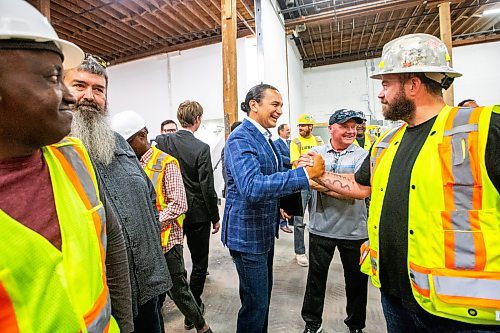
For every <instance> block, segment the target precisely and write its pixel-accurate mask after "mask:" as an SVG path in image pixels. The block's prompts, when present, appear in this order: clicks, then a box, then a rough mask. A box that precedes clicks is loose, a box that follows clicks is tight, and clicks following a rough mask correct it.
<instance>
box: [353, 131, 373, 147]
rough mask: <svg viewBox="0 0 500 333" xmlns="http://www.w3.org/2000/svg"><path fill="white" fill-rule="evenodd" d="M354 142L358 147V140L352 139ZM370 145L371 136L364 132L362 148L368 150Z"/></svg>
mask: <svg viewBox="0 0 500 333" xmlns="http://www.w3.org/2000/svg"><path fill="white" fill-rule="evenodd" d="M354 144H355V145H356V146H358V147H359V143H358V140H356V139H354ZM371 146H372V138H371V136H370V134H368V133H367V132H365V144H364V146H363V147H362V148H363V149H364V150H366V151H370V147H371Z"/></svg>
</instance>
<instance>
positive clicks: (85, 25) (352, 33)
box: [0, 0, 500, 67]
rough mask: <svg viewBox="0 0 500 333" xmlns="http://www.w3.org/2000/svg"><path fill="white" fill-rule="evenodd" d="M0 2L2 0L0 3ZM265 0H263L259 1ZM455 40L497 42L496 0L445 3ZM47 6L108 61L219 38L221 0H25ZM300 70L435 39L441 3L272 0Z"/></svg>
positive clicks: (247, 22)
mask: <svg viewBox="0 0 500 333" xmlns="http://www.w3.org/2000/svg"><path fill="white" fill-rule="evenodd" d="M0 1H1V0H0ZM262 1H264V0H262ZM449 1H450V2H451V22H452V39H453V45H454V46H457V45H464V44H470V43H478V42H487V41H498V40H500V26H499V23H500V15H498V14H497V15H492V16H486V15H484V16H483V15H482V13H483V11H484V10H486V9H492V8H499V7H500V0H462V1H459V0H449ZM28 2H30V3H31V4H32V5H34V6H35V7H38V8H40V7H39V5H40V4H42V3H44V4H45V5H47V3H48V5H49V7H50V16H51V22H52V24H53V25H54V27H55V29H56V31H57V33H58V34H59V36H60V37H62V38H65V39H68V40H70V41H72V42H74V43H76V44H78V45H79V46H80V47H82V48H83V49H84V50H85V51H86V52H90V53H93V54H96V55H99V56H100V57H102V58H104V59H105V60H106V61H108V62H110V63H111V64H117V63H122V62H126V61H130V60H135V59H140V58H144V57H147V56H151V55H155V54H160V53H166V52H172V51H177V50H185V49H189V48H194V47H198V46H203V45H208V44H213V43H217V42H220V41H221V1H220V0H72V1H68V0H28ZM277 2H278V7H279V8H278V10H280V13H281V14H282V15H283V17H284V21H285V22H284V23H285V28H286V32H287V35H289V38H292V39H293V40H294V41H295V43H296V44H297V47H298V49H299V51H300V54H301V57H302V60H303V63H304V67H314V66H321V65H327V64H333V63H340V62H347V61H353V60H360V59H367V58H373V57H377V56H380V54H381V51H382V47H383V45H384V44H385V43H387V42H388V41H390V40H392V39H394V38H396V37H399V36H401V35H404V34H410V33H416V32H420V33H429V34H433V35H435V36H438V37H439V14H438V11H439V10H438V6H437V5H438V4H439V3H440V2H442V1H438V0H427V1H422V0H420V1H414V0H277ZM236 4H237V17H238V27H237V29H238V37H242V36H248V35H253V34H255V14H254V10H255V9H254V8H255V7H254V3H253V0H236Z"/></svg>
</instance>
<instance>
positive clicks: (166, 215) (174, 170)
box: [140, 148, 187, 253]
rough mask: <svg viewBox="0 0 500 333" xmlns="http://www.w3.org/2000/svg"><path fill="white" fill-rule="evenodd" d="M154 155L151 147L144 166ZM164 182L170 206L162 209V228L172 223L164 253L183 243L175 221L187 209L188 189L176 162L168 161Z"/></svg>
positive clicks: (146, 154) (180, 231) (165, 195)
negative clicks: (185, 187)
mask: <svg viewBox="0 0 500 333" xmlns="http://www.w3.org/2000/svg"><path fill="white" fill-rule="evenodd" d="M152 156H153V149H152V148H149V150H148V151H147V152H146V153H145V154H144V155H142V157H141V160H140V163H141V166H142V167H143V168H145V167H146V165H147V164H148V162H149V160H150V159H151V157H152ZM163 184H164V186H163V189H164V190H163V195H164V197H165V200H166V202H167V204H168V206H167V208H165V209H163V210H162V211H160V214H159V215H160V223H161V227H162V229H163V228H165V227H166V226H168V225H169V224H171V225H172V229H170V236H169V238H168V244H167V247H163V253H167V252H168V251H170V249H171V248H172V247H173V246H174V245H177V244H179V245H182V244H183V234H182V228H180V227H179V226H178V225H177V223H173V222H174V221H175V219H176V218H177V217H178V216H179V215H181V214H182V213H185V212H186V211H187V199H186V190H185V189H184V183H183V182H182V175H181V170H180V169H179V168H178V167H177V165H175V163H168V164H167V165H166V166H165V174H164V177H163Z"/></svg>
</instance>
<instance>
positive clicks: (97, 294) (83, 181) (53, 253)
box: [0, 138, 119, 333]
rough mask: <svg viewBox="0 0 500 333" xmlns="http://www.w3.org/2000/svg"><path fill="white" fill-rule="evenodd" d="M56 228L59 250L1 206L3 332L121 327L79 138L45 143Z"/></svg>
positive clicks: (93, 185)
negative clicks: (113, 305) (113, 309)
mask: <svg viewBox="0 0 500 333" xmlns="http://www.w3.org/2000/svg"><path fill="white" fill-rule="evenodd" d="M42 153H43V158H44V159H45V161H46V163H47V166H48V169H49V173H50V178H51V182H52V188H53V193H54V201H55V206H56V211H57V216H58V219H59V226H60V230H61V238H62V248H61V250H58V249H57V248H55V247H54V246H53V245H52V244H51V243H50V242H48V241H47V239H45V238H44V237H43V236H41V235H40V234H38V233H36V232H34V231H33V230H31V229H29V228H27V227H25V226H24V225H23V224H21V223H19V222H18V221H16V220H14V219H13V218H12V217H10V216H9V215H7V214H6V213H5V212H4V211H3V210H0V228H1V230H2V232H1V233H0V253H1V254H2V255H1V256H0V332H4V333H6V332H7V333H14V332H51V333H52V332H95V333H98V332H99V333H101V332H108V331H109V332H119V328H118V325H117V323H116V321H115V320H114V318H113V317H112V316H111V301H110V296H109V291H108V286H107V283H106V275H105V257H106V224H105V221H106V220H105V215H104V207H103V205H102V203H101V201H100V199H99V192H98V187H97V181H96V176H95V173H94V169H93V168H92V164H91V162H90V158H89V156H88V154H87V152H86V150H85V148H84V147H83V145H82V144H81V142H80V141H79V140H78V139H74V138H65V139H63V140H62V141H61V142H59V143H57V144H54V145H50V146H46V147H43V148H42Z"/></svg>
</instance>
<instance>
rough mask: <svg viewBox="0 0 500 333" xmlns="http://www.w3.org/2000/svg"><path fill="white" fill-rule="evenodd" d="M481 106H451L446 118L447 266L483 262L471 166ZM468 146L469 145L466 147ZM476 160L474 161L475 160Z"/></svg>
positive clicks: (480, 264)
mask: <svg viewBox="0 0 500 333" xmlns="http://www.w3.org/2000/svg"><path fill="white" fill-rule="evenodd" d="M481 109H482V108H476V109H472V108H454V109H452V111H451V112H450V114H449V117H448V119H447V121H446V125H445V129H444V135H443V143H445V144H451V147H452V149H451V151H449V150H448V151H446V152H441V160H442V173H443V183H444V185H445V186H444V198H445V207H446V211H445V212H443V215H442V218H443V229H444V230H446V232H445V264H446V267H447V268H457V269H472V270H482V269H484V266H485V263H486V255H485V254H486V249H485V244H484V239H483V234H482V233H480V232H478V233H474V232H472V233H469V232H467V233H464V232H461V231H480V230H481V229H480V225H479V220H478V215H477V210H479V209H481V201H482V191H481V187H480V186H477V185H480V183H481V179H480V177H481V176H480V175H478V174H476V169H475V168H471V160H472V161H478V160H479V157H478V152H477V148H476V149H474V147H477V140H478V133H477V130H478V121H479V114H480V112H481ZM469 147H472V148H473V149H469ZM476 163H477V162H476Z"/></svg>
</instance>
